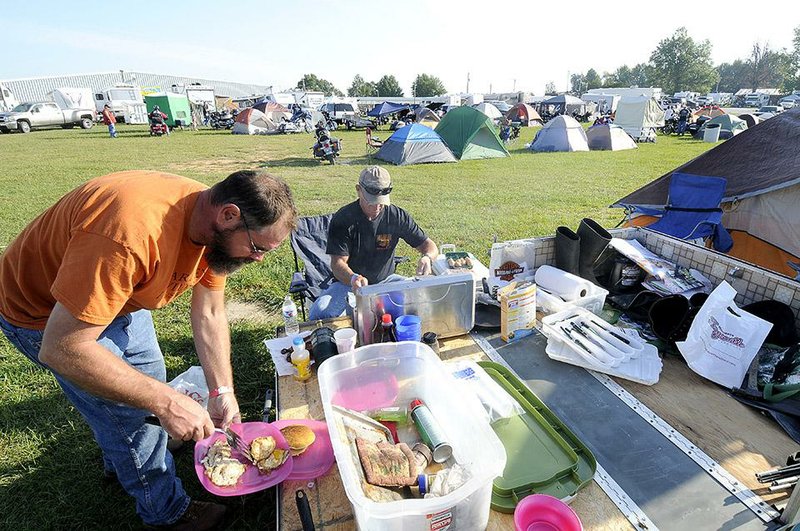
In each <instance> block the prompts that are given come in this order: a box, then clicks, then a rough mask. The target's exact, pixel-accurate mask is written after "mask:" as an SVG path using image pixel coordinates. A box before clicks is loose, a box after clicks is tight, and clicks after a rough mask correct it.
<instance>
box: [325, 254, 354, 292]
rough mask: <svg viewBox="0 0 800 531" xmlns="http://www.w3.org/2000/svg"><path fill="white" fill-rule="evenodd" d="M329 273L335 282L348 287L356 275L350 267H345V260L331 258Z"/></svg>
mask: <svg viewBox="0 0 800 531" xmlns="http://www.w3.org/2000/svg"><path fill="white" fill-rule="evenodd" d="M331 271H332V272H333V276H334V277H335V278H336V280H338V281H339V282H341V283H342V284H347V285H348V286H349V285H350V284H351V279H352V277H353V275H355V274H356V272H355V271H353V270H352V269H350V266H349V265H347V260H346V259H344V258H343V257H333V258H332V259H331Z"/></svg>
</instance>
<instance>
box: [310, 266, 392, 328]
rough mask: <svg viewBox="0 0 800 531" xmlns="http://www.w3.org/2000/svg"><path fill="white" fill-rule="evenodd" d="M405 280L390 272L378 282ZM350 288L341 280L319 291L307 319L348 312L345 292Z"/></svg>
mask: <svg viewBox="0 0 800 531" xmlns="http://www.w3.org/2000/svg"><path fill="white" fill-rule="evenodd" d="M401 280H406V277H404V276H403V275H397V274H392V275H389V276H388V277H386V278H385V279H384V280H382V281H381V282H379V283H380V284H384V283H386V282H399V281H401ZM350 291H351V289H350V286H349V285H348V284H343V283H341V282H334V283H333V284H331V285H330V286H328V289H326V290H325V291H323V292H322V293H320V295H319V297H317V300H315V301H314V303H313V304H312V305H311V308H309V309H308V319H309V320H310V321H318V320H320V319H331V318H333V317H341V316H343V315H344V314H345V313H349V312H350V307H349V306H348V305H347V294H348V293H350Z"/></svg>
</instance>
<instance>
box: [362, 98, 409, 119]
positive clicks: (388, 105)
mask: <svg viewBox="0 0 800 531" xmlns="http://www.w3.org/2000/svg"><path fill="white" fill-rule="evenodd" d="M408 108H409V106H408V105H406V104H404V103H392V102H390V101H384V102H383V103H379V104H378V105H376V106H375V108H374V109H372V110H371V111H369V112H368V113H367V116H384V115H386V114H392V113H393V112H398V111H402V110H405V109H408Z"/></svg>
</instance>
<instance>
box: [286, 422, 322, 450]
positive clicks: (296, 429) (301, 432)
mask: <svg viewBox="0 0 800 531" xmlns="http://www.w3.org/2000/svg"><path fill="white" fill-rule="evenodd" d="M281 433H282V434H283V436H284V437H285V438H286V442H287V443H288V444H289V448H290V449H291V450H292V451H293V452H299V453H302V452H303V451H305V449H306V448H308V447H309V446H311V445H312V444H314V441H315V440H316V438H317V436H316V435H315V434H314V430H312V429H311V428H309V427H308V426H303V425H302V424H292V425H290V426H286V427H284V428H282V429H281ZM299 453H298V455H299Z"/></svg>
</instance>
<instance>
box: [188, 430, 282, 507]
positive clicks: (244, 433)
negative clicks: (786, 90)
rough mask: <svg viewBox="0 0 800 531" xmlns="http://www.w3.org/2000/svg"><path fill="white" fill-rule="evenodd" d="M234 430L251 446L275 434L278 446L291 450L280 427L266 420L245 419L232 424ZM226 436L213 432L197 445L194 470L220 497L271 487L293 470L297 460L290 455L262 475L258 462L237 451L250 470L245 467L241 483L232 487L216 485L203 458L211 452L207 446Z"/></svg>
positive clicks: (208, 488) (236, 456)
mask: <svg viewBox="0 0 800 531" xmlns="http://www.w3.org/2000/svg"><path fill="white" fill-rule="evenodd" d="M231 430H233V432H234V433H237V434H239V435H240V436H241V437H242V439H244V442H245V443H246V444H248V445H249V444H250V442H251V441H252V440H253V439H255V438H256V437H267V436H272V437H274V438H275V446H276V447H277V448H283V449H284V450H288V449H289V445H288V444H287V443H286V439H284V438H283V435H282V434H281V432H280V430H279V429H278V428H276V427H275V426H273V425H272V424H267V423H266V422H245V423H242V424H231ZM224 438H225V436H224V435H223V434H221V433H219V432H214V434H213V435H212V436H211V437H208V438H207V439H203V440H202V441H200V442H198V443H197V444H196V445H195V446H194V469H195V471H196V472H197V477H198V478H199V479H200V483H201V484H202V485H203V487H205V489H206V490H207V491H208V492H210V493H211V494H216V495H217V496H241V495H243V494H250V493H252V492H258V491H260V490H264V489H267V488H269V487H272V486H273V485H277V484H278V483H280V482H281V481H283V480H285V479H286V478H287V477H288V476H289V474H291V473H292V467H293V466H294V463H293V459H292V458H291V457H290V458H289V459H287V460H286V462H285V463H284V464H282V465H281V466H280V467H278V468H277V469H275V470H273V471H272V472H270V473H269V474H262V473H261V472H259V471H258V468H257V467H256V466H255V465H253V464H251V463H250V462H248V461H247V459H245V458H244V457H243V456H240V455H237V452H236V450H234V451H233V456H234V457H235V458H237V459H239V460H240V461H241V462H242V463H245V464H246V465H247V470H245V473H244V474H242V477H240V478H239V482H238V483H237V484H236V485H234V486H232V487H218V486H217V485H214V484H213V483H212V482H211V480H210V479H209V478H208V476H206V474H205V467H204V466H203V463H201V462H200V461H201V460H202V459H203V458H204V457H205V456H206V453H208V449H209V448H210V447H211V445H212V444H214V443H215V442H216V441H217V440H219V439H224Z"/></svg>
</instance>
